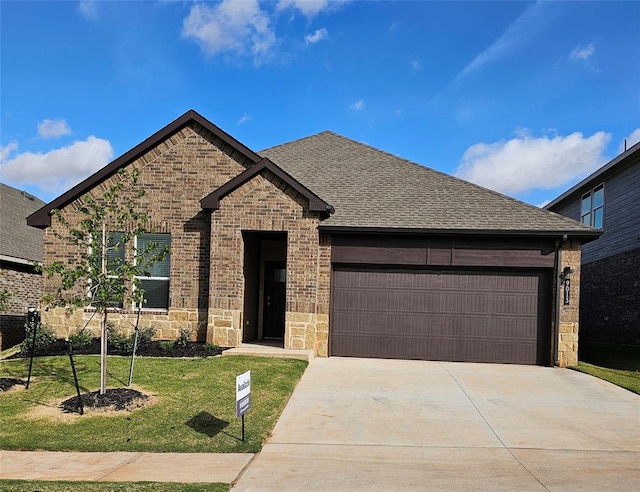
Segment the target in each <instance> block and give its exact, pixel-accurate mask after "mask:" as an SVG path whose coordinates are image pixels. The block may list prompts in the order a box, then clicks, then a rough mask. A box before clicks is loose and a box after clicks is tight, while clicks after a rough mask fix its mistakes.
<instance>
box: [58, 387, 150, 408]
mask: <svg viewBox="0 0 640 492" xmlns="http://www.w3.org/2000/svg"><path fill="white" fill-rule="evenodd" d="M80 398H81V399H82V406H83V407H84V408H85V409H87V408H88V409H91V410H133V409H134V408H138V407H140V406H142V405H143V404H144V402H145V401H146V400H148V399H149V397H148V396H147V395H145V394H144V393H140V392H139V391H138V390H134V389H131V388H114V389H108V390H106V391H105V392H104V395H101V394H100V392H99V391H92V392H91V393H85V394H84V395H80ZM60 408H62V410H64V411H65V412H76V413H77V412H78V411H79V409H78V397H77V396H74V397H73V398H69V399H68V400H65V401H63V402H62V403H61V404H60Z"/></svg>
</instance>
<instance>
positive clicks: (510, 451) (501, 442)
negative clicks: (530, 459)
mask: <svg viewBox="0 0 640 492" xmlns="http://www.w3.org/2000/svg"><path fill="white" fill-rule="evenodd" d="M440 366H442V368H443V369H444V370H445V371H446V372H447V374H449V376H451V379H453V381H454V382H455V383H456V384H457V385H458V387H459V388H460V390H461V391H462V392H463V393H464V396H466V397H467V399H468V400H469V402H470V403H471V404H472V405H473V408H475V409H476V412H478V415H480V417H481V418H482V420H484V422H485V424H487V425H488V426H489V429H491V432H493V435H494V436H496V439H497V440H498V441H500V444H502V446H503V447H504V449H506V450H507V451H509V454H510V455H511V456H512V457H513V459H514V460H516V462H517V463H518V464H519V465H520V466H521V467H522V468H523V469H524V470H526V472H527V473H528V474H529V475H531V476H532V477H533V478H534V480H535V481H536V482H538V483H539V484H540V485H541V486H542V487H544V489H545V490H547V491H549V489H548V488H547V486H546V485H545V484H543V483H542V482H541V481H540V480H539V479H538V477H536V476H535V475H534V474H533V473H532V472H531V470H529V469H528V468H527V467H526V466H525V464H524V463H523V462H522V461H520V459H518V457H517V456H516V455H515V454H514V453H513V451H512V450H511V449H510V448H509V447H508V446H507V445H506V444H505V443H504V441H503V440H502V439H500V436H499V435H498V433H497V432H496V431H495V429H494V428H493V427H492V426H491V424H490V423H489V421H488V420H487V419H486V418H485V416H484V415H483V414H482V412H481V411H480V409H479V408H478V406H477V405H476V404H475V402H474V401H473V399H472V398H471V397H470V396H469V394H468V393H467V392H466V390H465V389H464V388H463V387H462V385H461V384H460V382H459V381H458V380H457V379H456V377H455V376H454V375H453V374H451V371H449V369H448V368H447V367H446V366H445V365H444V364H442V363H440Z"/></svg>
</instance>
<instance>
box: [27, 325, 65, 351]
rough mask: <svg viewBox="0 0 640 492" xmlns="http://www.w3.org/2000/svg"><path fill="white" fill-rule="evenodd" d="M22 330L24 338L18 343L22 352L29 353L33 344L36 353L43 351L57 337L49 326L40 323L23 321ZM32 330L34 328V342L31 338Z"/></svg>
mask: <svg viewBox="0 0 640 492" xmlns="http://www.w3.org/2000/svg"><path fill="white" fill-rule="evenodd" d="M24 330H25V339H24V341H23V342H22V343H21V344H20V352H21V353H23V354H30V353H31V349H32V347H34V346H35V352H36V353H39V352H45V351H46V350H47V349H48V348H49V347H51V345H53V344H54V343H55V342H56V340H57V339H58V337H57V336H56V334H55V332H54V331H53V330H52V329H51V328H49V327H48V326H46V325H42V324H40V323H25V325H24ZM34 330H36V338H35V344H34V340H33V331H34Z"/></svg>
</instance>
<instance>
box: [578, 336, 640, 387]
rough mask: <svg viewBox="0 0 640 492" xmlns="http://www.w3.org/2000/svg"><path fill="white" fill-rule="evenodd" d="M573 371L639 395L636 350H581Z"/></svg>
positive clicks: (639, 354)
mask: <svg viewBox="0 0 640 492" xmlns="http://www.w3.org/2000/svg"><path fill="white" fill-rule="evenodd" d="M573 369H575V370H577V371H580V372H584V373H587V374H590V375H592V376H595V377H597V378H600V379H604V380H605V381H609V382H610V383H613V384H615V385H618V386H620V387H622V388H625V389H628V390H629V391H633V392H634V393H637V394H640V349H638V348H631V347H629V348H595V347H585V348H581V349H580V361H579V362H578V365H577V366H576V367H573Z"/></svg>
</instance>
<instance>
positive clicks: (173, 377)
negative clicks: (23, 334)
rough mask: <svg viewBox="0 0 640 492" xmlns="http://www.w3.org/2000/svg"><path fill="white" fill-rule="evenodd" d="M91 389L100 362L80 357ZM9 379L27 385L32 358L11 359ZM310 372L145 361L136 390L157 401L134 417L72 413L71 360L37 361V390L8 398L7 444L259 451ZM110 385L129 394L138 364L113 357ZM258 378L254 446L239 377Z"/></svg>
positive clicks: (259, 361)
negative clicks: (67, 407)
mask: <svg viewBox="0 0 640 492" xmlns="http://www.w3.org/2000/svg"><path fill="white" fill-rule="evenodd" d="M75 360H76V370H77V372H78V377H79V380H80V385H81V389H82V392H89V391H95V390H96V389H97V388H98V387H99V372H100V358H99V357H98V356H92V355H83V356H77V357H75ZM0 364H1V365H0V377H5V378H19V379H23V380H25V381H26V378H27V373H28V365H29V361H28V360H26V359H12V360H3V361H2V362H1V363H0ZM306 366H307V362H305V361H301V360H295V359H277V358H261V357H243V356H234V357H208V358H194V359H173V358H151V357H140V358H137V359H136V364H135V373H134V385H133V386H134V388H135V389H137V390H139V391H141V392H142V393H145V394H147V395H150V396H151V403H150V404H147V405H146V406H145V407H143V408H139V409H136V410H133V411H131V412H126V411H125V412H108V413H100V412H92V413H87V414H85V415H78V414H76V413H65V412H63V411H62V410H61V409H60V407H59V405H60V403H61V402H62V401H63V400H66V399H68V398H70V397H73V396H75V387H74V384H73V376H72V372H71V367H70V363H69V359H68V357H65V356H56V357H37V358H35V359H34V365H33V376H32V383H31V387H30V388H29V389H28V390H25V389H24V388H23V387H17V389H15V388H14V389H13V390H11V391H5V392H0V445H1V446H2V448H3V449H13V450H51V451H151V452H194V453H195V452H208V453H211V452H213V453H215V452H257V451H259V450H260V449H261V447H262V444H263V443H264V441H265V440H266V438H267V437H268V436H269V434H270V432H271V430H272V429H273V426H274V425H275V423H276V421H277V419H278V417H279V416H280V413H281V412H282V410H283V408H284V406H285V404H286V403H287V401H288V400H289V397H290V395H291V393H292V391H293V389H294V388H295V386H296V384H297V382H298V380H299V379H300V377H301V375H302V373H303V372H304V370H305V368H306ZM107 370H108V377H107V383H108V387H124V386H126V383H127V380H128V374H129V373H128V371H129V358H127V357H117V356H110V357H109V358H108V364H107ZM247 370H250V371H251V408H250V409H249V411H248V412H247V414H246V415H245V429H246V442H244V443H243V442H242V440H241V437H242V430H241V419H239V418H237V417H236V407H235V396H236V393H235V381H236V379H235V378H236V376H237V375H239V374H241V373H244V372H245V371H247Z"/></svg>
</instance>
